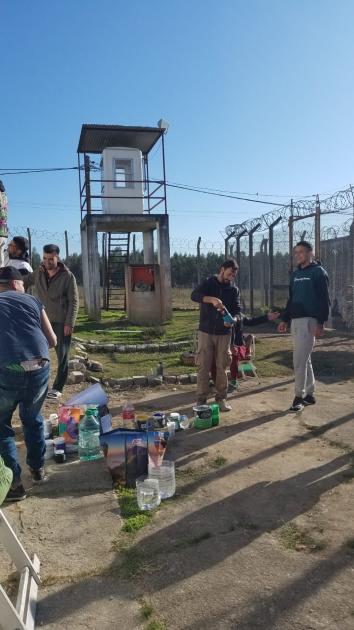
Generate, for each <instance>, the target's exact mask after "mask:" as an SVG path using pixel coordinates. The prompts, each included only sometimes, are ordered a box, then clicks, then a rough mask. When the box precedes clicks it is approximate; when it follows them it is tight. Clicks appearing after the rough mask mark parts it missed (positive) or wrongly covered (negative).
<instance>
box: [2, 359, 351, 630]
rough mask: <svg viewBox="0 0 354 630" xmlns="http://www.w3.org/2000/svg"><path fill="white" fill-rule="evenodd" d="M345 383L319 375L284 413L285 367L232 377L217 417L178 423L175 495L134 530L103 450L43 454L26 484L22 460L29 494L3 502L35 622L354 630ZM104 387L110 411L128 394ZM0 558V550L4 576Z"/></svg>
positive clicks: (168, 396) (173, 405) (145, 397)
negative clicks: (294, 410)
mask: <svg viewBox="0 0 354 630" xmlns="http://www.w3.org/2000/svg"><path fill="white" fill-rule="evenodd" d="M349 354H350V357H349V355H348V356H347V355H346V357H347V358H346V359H344V360H346V361H347V362H348V361H352V353H351V352H350V353H349ZM353 385H354V383H353V380H341V379H338V378H335V377H333V376H332V377H326V378H323V379H322V380H321V381H319V384H318V403H317V404H316V406H314V407H310V408H307V409H306V410H304V411H303V412H302V413H301V414H298V415H293V414H290V413H288V411H287V408H288V406H289V402H290V401H291V399H292V394H293V383H292V378H288V377H285V378H277V379H263V380H262V382H261V384H260V385H257V384H256V383H255V381H254V380H249V381H247V382H246V383H244V384H242V386H241V388H240V391H239V392H238V393H237V394H235V395H234V396H232V397H231V399H232V405H233V410H232V412H230V413H228V414H224V415H222V420H221V423H220V425H219V426H218V427H215V428H213V429H210V430H207V431H199V432H197V431H194V430H189V431H187V432H180V433H178V434H177V435H176V437H175V439H174V441H173V442H172V443H171V446H170V449H169V454H168V456H169V457H171V458H173V459H174V460H175V462H176V467H177V471H178V473H177V478H178V488H177V494H176V497H175V499H173V500H169V501H166V502H165V503H164V504H163V507H162V508H161V509H159V510H158V511H157V512H156V513H155V514H154V516H153V517H152V519H151V521H150V523H149V525H148V526H146V527H144V528H143V529H141V530H140V531H139V532H138V533H137V534H135V535H127V534H124V533H123V532H122V531H121V526H122V521H121V518H120V516H119V509H118V503H117V499H116V496H115V495H114V494H113V492H112V491H111V490H110V478H109V475H108V473H107V471H106V469H105V465H104V462H95V463H82V462H76V461H73V462H69V463H66V464H65V465H62V466H60V465H56V464H51V465H50V466H49V467H48V469H49V473H50V476H49V479H48V481H47V483H46V484H45V485H43V486H41V487H35V488H30V481H29V478H28V475H27V473H25V476H24V482H25V484H26V487H28V488H29V497H28V499H27V500H26V501H24V502H22V503H20V504H17V505H12V506H9V507H6V508H5V513H6V515H7V517H8V518H9V520H10V521H11V523H12V524H13V525H14V527H15V529H16V531H17V532H18V534H19V536H20V538H21V540H22V542H23V543H24V545H25V547H26V548H27V549H28V550H29V551H30V552H34V551H35V552H36V553H37V554H38V555H39V557H40V559H41V562H42V578H43V586H42V587H41V589H40V592H39V605H38V614H37V623H38V626H40V627H42V628H44V629H48V630H49V629H50V630H58V629H59V628H62V627H63V625H67V627H69V628H70V630H79V629H81V628H91V629H96V628H97V629H100V630H101V629H102V630H105V629H107V630H108V629H113V630H116V629H117V630H128V629H129V630H133V629H134V630H135V629H137V630H139V629H140V628H141V629H146V630H147V629H148V630H163V628H166V629H168V630H182V629H188V630H199V629H200V630H201V629H202V628H212V629H213V630H214V629H218V630H219V629H220V630H224V629H235V630H258V629H259V630H261V629H262V630H268V629H269V630H270V629H274V630H317V629H323V628H326V629H329V630H351V629H353V628H354V600H353V589H354V501H353V499H354V482H353V476H354V427H353V421H354V405H353V403H354V386H353ZM70 391H72V388H71V390H70ZM194 399H195V392H194V389H193V387H192V386H190V387H182V386H178V387H167V386H165V387H164V388H161V389H159V390H149V391H145V392H139V393H136V394H135V396H134V400H135V401H136V402H137V407H138V408H141V409H144V410H148V409H154V410H165V411H168V410H178V411H182V410H184V411H187V412H188V413H190V411H191V406H192V403H193V402H194ZM110 400H111V408H112V411H113V413H114V414H115V413H118V410H119V406H120V404H121V402H122V400H123V396H122V395H112V396H111V399H110ZM51 410H53V405H51ZM19 445H20V452H21V457H22V459H23V458H24V448H23V444H21V436H20V435H19ZM0 551H1V550H0ZM11 570H12V569H11V565H10V563H9V562H8V561H7V558H6V556H5V555H4V553H3V550H2V551H1V553H0V578H1V581H4V580H5V579H6V577H7V576H8V574H9V572H10V571H11ZM143 600H144V601H145V606H144V605H143V604H142V602H143ZM146 603H148V606H149V607H150V608H149V611H150V612H149V615H150V618H149V620H146V619H144V616H143V614H142V613H144V611H145V612H146ZM146 616H148V614H147V613H146Z"/></svg>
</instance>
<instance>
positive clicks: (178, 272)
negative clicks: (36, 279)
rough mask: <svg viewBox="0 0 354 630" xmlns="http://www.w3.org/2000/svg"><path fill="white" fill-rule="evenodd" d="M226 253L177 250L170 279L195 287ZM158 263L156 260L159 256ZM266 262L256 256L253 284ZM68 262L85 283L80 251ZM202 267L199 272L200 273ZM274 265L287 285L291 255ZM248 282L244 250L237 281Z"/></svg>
mask: <svg viewBox="0 0 354 630" xmlns="http://www.w3.org/2000/svg"><path fill="white" fill-rule="evenodd" d="M224 259H225V257H224V255H223V254H216V253H215V252H208V253H207V254H201V256H200V258H199V260H198V258H197V256H196V255H193V254H179V253H177V252H175V253H174V254H173V255H172V256H171V279H172V286H173V287H193V286H195V285H196V284H197V282H198V277H199V278H200V279H201V280H203V279H204V278H207V277H208V276H211V275H213V274H215V273H216V272H217V270H218V268H219V267H220V265H221V264H222V262H223V261H224ZM40 261H41V257H40V254H39V252H38V251H37V250H36V249H35V248H33V251H32V266H33V268H34V269H35V268H36V267H38V266H39V264H40ZM130 261H131V263H132V264H143V261H144V255H143V252H142V251H138V252H135V253H134V255H131V257H130ZM156 262H157V259H156ZM265 263H266V267H267V261H265V260H264V258H263V256H262V255H261V254H260V253H259V252H257V253H256V254H255V255H254V257H253V269H254V272H253V277H254V286H255V287H261V285H262V280H263V277H264V273H265V274H266V273H267V272H266V269H264V267H265ZM65 264H66V265H67V267H69V269H70V270H71V271H72V273H73V274H74V276H75V278H76V280H77V282H78V284H79V285H82V260H81V254H71V255H70V256H69V257H68V259H67V260H66V261H65ZM198 268H199V274H198ZM274 268H275V272H276V277H277V283H279V284H281V283H283V284H287V282H288V254H281V253H280V252H278V253H277V254H275V256H274ZM102 272H103V263H102V257H101V256H100V274H101V281H102ZM248 283H249V258H248V256H247V255H246V253H245V252H241V260H240V273H239V278H238V284H239V286H240V288H241V289H245V288H247V287H248Z"/></svg>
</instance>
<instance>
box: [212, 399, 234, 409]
mask: <svg viewBox="0 0 354 630" xmlns="http://www.w3.org/2000/svg"><path fill="white" fill-rule="evenodd" d="M216 402H217V404H218V405H219V411H232V407H231V405H228V404H227V402H226V400H217V401H216Z"/></svg>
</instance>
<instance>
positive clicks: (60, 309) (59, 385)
mask: <svg viewBox="0 0 354 630" xmlns="http://www.w3.org/2000/svg"><path fill="white" fill-rule="evenodd" d="M59 253H60V250H59V247H58V246H57V245H45V246H44V247H43V262H42V264H41V265H40V267H38V269H36V270H35V271H34V272H33V273H30V274H29V275H28V276H26V277H25V286H26V288H27V287H29V286H34V288H35V293H36V295H37V297H38V298H39V299H40V301H41V302H42V303H43V304H44V307H45V310H46V313H47V315H48V318H49V320H50V323H51V325H52V328H53V330H54V332H55V334H56V336H57V346H56V348H55V350H56V353H57V359H58V372H57V375H56V378H55V381H54V383H53V388H52V389H51V390H50V391H49V392H48V398H50V399H52V400H58V399H59V398H60V396H61V394H62V391H63V388H64V385H65V383H66V381H67V377H68V363H69V356H70V345H71V335H72V333H73V330H74V326H75V321H76V317H77V313H78V310H79V294H78V290H77V284H76V280H75V276H74V275H73V274H72V273H71V271H70V270H69V269H68V268H67V267H66V266H65V265H64V264H63V263H62V262H60V260H59Z"/></svg>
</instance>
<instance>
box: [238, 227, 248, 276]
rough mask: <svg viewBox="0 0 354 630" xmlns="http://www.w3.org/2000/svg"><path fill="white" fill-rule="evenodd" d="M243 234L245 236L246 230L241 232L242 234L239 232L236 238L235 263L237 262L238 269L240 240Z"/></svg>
mask: <svg viewBox="0 0 354 630" xmlns="http://www.w3.org/2000/svg"><path fill="white" fill-rule="evenodd" d="M245 234H247V230H242V232H240V233H239V234H237V236H236V262H237V264H238V266H239V267H240V266H241V245H240V240H241V238H242V237H243V236H244V235H245Z"/></svg>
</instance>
